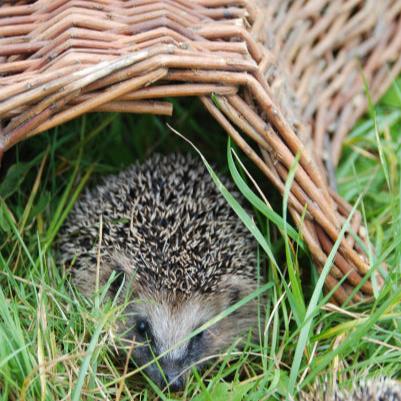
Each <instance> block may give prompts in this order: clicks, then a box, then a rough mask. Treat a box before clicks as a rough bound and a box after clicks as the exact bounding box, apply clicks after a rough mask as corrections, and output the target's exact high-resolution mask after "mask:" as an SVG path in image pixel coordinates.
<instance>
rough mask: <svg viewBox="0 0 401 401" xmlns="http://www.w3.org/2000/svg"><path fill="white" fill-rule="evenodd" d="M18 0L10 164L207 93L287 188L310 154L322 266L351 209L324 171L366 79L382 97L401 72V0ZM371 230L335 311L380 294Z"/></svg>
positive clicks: (307, 194) (8, 123)
mask: <svg viewBox="0 0 401 401" xmlns="http://www.w3.org/2000/svg"><path fill="white" fill-rule="evenodd" d="M12 3H13V4H11V3H10V2H7V1H6V2H4V1H3V2H2V3H1V4H2V5H1V7H0V118H1V120H0V122H1V124H0V130H1V131H0V157H1V155H2V154H3V152H4V151H6V150H8V149H9V148H10V147H12V146H13V145H15V144H16V143H18V142H20V141H22V140H23V139H25V138H27V137H30V136H33V135H37V134H39V133H41V132H43V131H45V130H48V129H50V128H52V127H55V126H57V125H59V124H62V123H64V122H66V121H69V120H71V119H73V118H76V117H78V116H80V115H82V114H84V113H87V112H89V111H117V112H131V113H152V114H162V115H170V114H171V113H172V106H171V104H169V103H167V102H165V101H160V100H158V99H160V98H165V97H170V96H172V97H177V96H199V97H200V99H201V101H202V103H203V104H204V106H205V107H206V108H207V110H208V111H209V112H210V114H211V115H212V116H213V117H214V118H215V119H216V120H217V121H218V122H219V123H220V124H221V125H222V126H223V127H224V129H225V130H226V131H227V133H228V134H229V135H230V136H231V137H232V138H233V140H234V141H235V142H236V143H237V144H238V146H239V147H240V148H241V149H242V150H243V151H244V153H245V154H246V155H247V156H248V157H249V158H250V159H251V160H252V161H253V162H254V163H255V165H256V166H257V167H258V168H259V169H260V170H261V171H262V172H263V173H264V175H265V176H266V178H267V179H268V180H269V181H270V182H272V183H273V184H274V185H275V186H276V187H277V188H278V190H279V191H280V192H281V193H283V192H284V186H285V182H286V179H287V175H288V171H289V169H290V167H291V165H292V164H293V163H294V160H295V158H296V157H297V155H299V162H298V167H297V169H296V174H295V180H294V182H293V184H292V186H291V191H290V194H289V207H290V212H291V214H292V217H293V219H294V221H295V222H296V224H297V225H298V227H299V229H300V231H301V232H302V235H303V238H304V240H305V242H306V243H307V244H308V246H309V249H310V252H311V254H312V255H313V258H314V260H315V262H316V264H317V266H318V268H319V269H322V267H323V266H324V264H325V262H326V260H327V257H328V255H329V253H330V251H331V249H332V247H333V244H334V243H335V241H336V240H337V239H338V238H339V235H340V231H341V228H342V226H343V224H344V222H345V221H346V220H347V219H348V217H349V214H350V213H351V210H352V208H351V206H350V205H349V204H347V202H345V201H344V200H343V199H341V197H340V196H339V195H337V194H336V193H335V191H333V190H332V189H331V188H330V186H329V182H330V174H328V173H327V172H329V173H330V172H331V168H329V169H327V166H329V167H335V165H336V164H337V162H338V159H339V155H340V151H341V144H342V142H343V139H344V137H345V135H346V133H347V132H348V131H349V129H350V128H351V127H352V125H353V124H354V123H355V121H356V119H357V118H358V117H359V116H360V115H361V114H362V113H363V112H364V111H365V109H366V106H367V101H366V96H365V94H364V91H363V87H364V85H363V79H362V77H363V76H364V77H365V78H366V81H367V83H368V85H369V88H370V92H371V94H372V96H373V98H374V99H377V98H378V97H379V96H380V95H381V94H382V93H383V91H384V90H385V89H386V88H387V87H388V86H389V84H390V83H391V82H392V80H393V79H394V78H395V77H396V75H397V74H398V73H399V71H400V69H401V57H400V56H399V55H400V52H401V3H400V2H399V1H397V0H388V1H381V2H375V1H364V0H353V1H346V0H339V1H336V2H332V1H329V0H316V1H308V2H304V1H297V0H271V1H267V0H265V1H263V2H261V4H260V5H256V4H254V3H251V2H248V1H244V0H238V1H236V0H199V1H190V0H159V1H157V0H137V1H120V0H110V1H107V2H105V1H102V0H97V1H95V0H94V1H91V2H83V1H80V0H38V1H36V2H33V3H32V2H26V1H16V2H12ZM212 94H213V96H211V95H212ZM244 138H247V140H248V141H249V140H251V141H255V142H256V143H257V145H258V148H259V151H258V152H256V151H254V149H253V148H252V147H251V146H250V145H249V144H248V142H247V141H246V140H245V139H244ZM361 223H362V222H361V216H360V214H359V213H358V212H356V213H354V214H353V216H352V217H351V219H350V225H349V227H348V228H347V230H346V231H345V235H344V237H343V238H342V239H341V243H340V246H339V248H338V251H337V254H336V256H335V259H334V263H333V266H332V268H331V271H330V274H329V275H328V277H327V280H326V287H327V288H328V289H333V288H334V287H336V286H337V285H338V284H339V283H340V285H339V286H338V288H337V289H336V291H335V293H334V298H335V300H336V301H337V302H338V303H342V302H344V301H345V300H346V299H347V298H348V297H349V295H350V294H351V293H352V292H353V291H354V289H355V287H358V289H357V291H355V295H354V300H356V301H358V300H362V299H369V298H370V296H371V295H372V293H373V290H372V284H371V280H370V279H368V280H364V277H365V275H366V274H367V273H368V271H369V269H370V268H371V265H370V262H369V258H368V256H367V254H366V253H365V252H364V251H363V250H362V246H361V244H365V245H366V247H365V248H366V249H368V248H369V244H367V243H366V238H365V228H364V227H363V226H362V225H361ZM345 276H346V279H345V280H344V277H345ZM376 276H377V280H378V283H379V284H380V283H381V282H382V279H381V277H380V275H379V274H377V275H376ZM341 281H342V282H341ZM361 283H363V284H361Z"/></svg>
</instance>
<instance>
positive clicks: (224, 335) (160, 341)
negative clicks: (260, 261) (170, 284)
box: [123, 283, 257, 391]
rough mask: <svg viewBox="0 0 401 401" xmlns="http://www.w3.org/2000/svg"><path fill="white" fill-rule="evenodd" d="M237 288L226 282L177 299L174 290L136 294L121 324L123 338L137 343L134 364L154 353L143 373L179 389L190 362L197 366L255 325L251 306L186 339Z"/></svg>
mask: <svg viewBox="0 0 401 401" xmlns="http://www.w3.org/2000/svg"><path fill="white" fill-rule="evenodd" d="M243 291H244V287H243V286H242V288H241V287H238V286H231V287H228V286H227V283H226V285H225V286H224V288H221V291H219V293H218V294H213V296H210V295H209V296H208V295H206V294H194V295H193V296H191V297H189V298H188V297H185V299H183V297H182V295H180V294H171V293H168V292H162V293H161V294H159V295H158V297H157V298H154V297H153V298H149V296H148V295H147V294H143V293H141V292H139V293H137V294H136V297H135V301H134V302H133V303H131V304H130V305H129V306H128V308H127V309H128V310H127V318H126V321H125V323H124V326H123V327H124V329H125V336H126V337H127V338H131V339H132V338H135V341H136V342H138V343H139V345H138V346H136V347H135V348H134V350H133V354H132V355H133V358H134V361H135V363H136V364H137V365H139V366H140V365H144V364H148V363H149V362H151V361H153V360H154V359H155V357H159V358H158V359H157V362H154V363H152V364H150V366H148V367H147V368H146V369H145V371H146V373H147V374H148V376H149V377H150V378H151V379H152V380H153V381H154V382H155V383H157V384H158V385H159V386H160V387H165V386H166V385H168V386H169V388H170V390H172V391H177V390H180V389H182V388H183V386H184V384H185V379H186V376H187V374H188V373H189V372H190V371H191V367H192V366H196V367H198V368H199V367H200V366H202V365H203V364H204V363H205V362H206V361H207V360H208V359H210V357H212V356H217V355H220V354H221V353H222V352H224V351H225V348H227V347H228V346H229V345H231V344H232V343H233V342H234V341H235V340H236V339H237V338H238V337H239V336H240V335H241V334H247V332H248V331H249V329H250V328H252V327H253V326H255V323H256V322H255V318H254V317H255V316H257V314H256V310H255V304H252V305H247V306H244V307H243V308H241V309H239V311H237V312H236V313H234V314H232V315H230V316H227V317H225V318H224V319H222V320H221V321H220V322H218V323H216V324H214V325H212V326H210V327H208V328H207V329H205V330H204V331H202V332H200V333H199V334H197V335H195V336H192V337H191V335H192V333H193V332H194V331H195V330H197V329H199V328H200V327H201V326H203V325H204V324H205V323H207V322H208V321H210V320H211V319H212V318H214V317H215V316H216V315H218V314H219V313H220V312H222V311H224V310H225V309H227V308H228V307H229V306H230V305H231V304H232V303H235V302H236V301H238V300H239V298H240V297H242V296H243V295H244V294H243ZM242 309H244V310H242ZM239 314H241V317H239ZM189 337H191V338H189ZM188 338H189V339H188Z"/></svg>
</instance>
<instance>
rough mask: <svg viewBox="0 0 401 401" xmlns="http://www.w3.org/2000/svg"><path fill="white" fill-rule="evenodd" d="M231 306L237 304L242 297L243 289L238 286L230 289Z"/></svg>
mask: <svg viewBox="0 0 401 401" xmlns="http://www.w3.org/2000/svg"><path fill="white" fill-rule="evenodd" d="M228 298H229V301H228V302H229V306H232V305H235V304H236V303H237V302H238V301H239V300H240V299H241V290H240V288H238V287H230V288H229V290H228Z"/></svg>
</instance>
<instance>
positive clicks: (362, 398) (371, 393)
mask: <svg viewBox="0 0 401 401" xmlns="http://www.w3.org/2000/svg"><path fill="white" fill-rule="evenodd" d="M299 399H300V401H401V382H399V381H396V380H391V379H389V378H385V377H380V378H377V379H372V380H367V381H360V382H358V383H357V384H356V385H355V386H354V388H353V389H352V390H351V391H344V392H341V391H334V392H333V391H326V389H325V388H320V387H319V386H315V388H314V389H313V390H312V391H311V392H310V393H301V395H300V397H299Z"/></svg>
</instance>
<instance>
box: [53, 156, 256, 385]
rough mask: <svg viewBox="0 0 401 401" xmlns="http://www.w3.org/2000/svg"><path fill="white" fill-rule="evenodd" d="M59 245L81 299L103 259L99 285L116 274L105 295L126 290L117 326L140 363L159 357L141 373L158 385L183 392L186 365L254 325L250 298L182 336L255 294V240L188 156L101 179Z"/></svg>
mask: <svg viewBox="0 0 401 401" xmlns="http://www.w3.org/2000/svg"><path fill="white" fill-rule="evenodd" d="M223 183H224V185H226V186H227V187H228V189H229V190H230V191H231V192H232V193H234V196H237V197H238V194H236V193H235V191H234V189H233V186H232V185H231V184H230V183H229V182H228V181H227V180H224V179H223ZM59 248H60V254H61V259H62V262H63V263H64V264H65V265H66V266H70V265H71V271H72V278H73V281H74V283H75V284H76V285H77V287H78V288H79V289H80V290H81V291H82V292H83V293H84V294H86V295H91V294H92V293H93V292H94V291H95V288H96V287H95V284H96V275H97V263H98V262H97V259H98V257H99V256H100V263H99V266H100V267H99V279H100V284H101V285H104V284H106V283H107V282H108V280H110V277H114V278H115V280H114V281H113V283H112V284H111V286H110V290H109V291H110V293H111V295H116V294H118V297H119V298H120V299H121V300H122V299H124V297H125V298H126V296H127V294H129V297H130V301H131V302H129V303H128V306H127V307H126V309H125V315H124V319H122V321H121V322H120V324H119V326H120V330H121V332H122V333H123V335H124V337H125V338H127V339H133V338H134V339H135V341H137V342H139V344H140V345H138V346H136V347H134V351H133V359H134V361H135V362H136V364H137V365H143V364H146V363H148V362H149V361H151V360H152V359H154V355H160V354H163V355H162V356H161V357H160V358H159V359H158V363H157V364H156V363H153V364H151V365H150V366H148V367H147V368H146V370H145V371H146V373H147V374H148V375H149V376H150V377H151V379H153V380H154V381H155V382H156V383H157V384H159V385H160V386H164V385H166V384H168V385H170V389H172V390H178V389H180V388H182V387H183V385H184V383H185V375H186V373H185V372H187V371H188V370H189V368H190V367H191V366H192V365H194V364H197V363H200V361H201V360H202V359H205V358H206V359H207V358H208V357H210V356H211V355H214V354H220V353H221V352H222V351H224V350H225V348H227V347H228V346H229V345H231V344H232V343H233V342H234V340H235V339H237V338H238V337H239V336H240V335H245V334H247V333H249V331H250V329H252V328H254V327H255V325H256V316H257V313H256V309H255V307H256V302H249V303H247V304H245V305H244V306H242V307H241V308H239V309H238V310H237V311H236V312H234V313H232V314H231V315H229V316H227V317H225V318H224V319H222V320H221V321H219V322H217V323H216V324H214V325H212V326H211V327H210V328H208V329H207V330H204V331H203V332H201V333H200V334H199V335H197V336H195V337H193V338H191V339H190V340H189V341H183V340H182V339H183V338H185V337H187V336H189V335H190V334H191V333H192V332H193V331H194V330H196V329H198V328H199V327H200V326H202V325H203V324H204V323H206V322H208V321H209V320H210V319H212V318H213V317H214V316H216V315H217V314H219V313H220V312H222V311H224V310H225V309H227V308H228V307H229V306H230V305H232V304H233V303H235V302H237V301H238V300H239V299H241V298H243V297H245V296H246V295H248V294H250V293H251V292H253V291H254V290H255V289H256V288H257V271H256V244H255V241H254V239H253V237H252V235H251V234H250V232H249V231H248V230H247V229H246V228H245V226H244V225H243V223H242V222H241V221H240V219H239V218H238V217H237V216H236V214H235V213H234V212H233V210H232V209H231V207H230V206H229V205H228V203H227V202H226V201H225V199H224V197H223V196H222V195H221V193H220V191H219V189H218V188H217V187H216V185H215V184H214V183H213V181H212V179H211V177H210V175H209V174H208V172H207V170H206V168H205V166H204V165H203V163H202V162H201V161H200V160H198V159H195V158H194V157H193V156H190V155H182V154H170V155H168V156H161V155H154V156H153V157H151V158H150V159H148V160H147V161H145V162H144V163H143V164H135V165H133V166H131V167H130V168H128V169H127V170H126V171H123V172H121V173H120V174H118V175H115V176H108V177H106V178H104V179H103V182H102V183H101V184H100V185H98V186H96V187H95V188H93V189H91V190H87V191H86V192H85V193H84V194H83V195H82V196H81V198H80V199H79V200H78V202H77V203H76V204H75V206H74V208H73V210H72V212H71V213H70V214H69V217H68V219H67V221H66V223H65V224H64V226H63V228H62V230H61V232H60V235H59ZM113 272H115V273H114V274H113ZM112 274H113V276H112ZM177 343H178V345H177ZM160 368H161V369H160Z"/></svg>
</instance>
